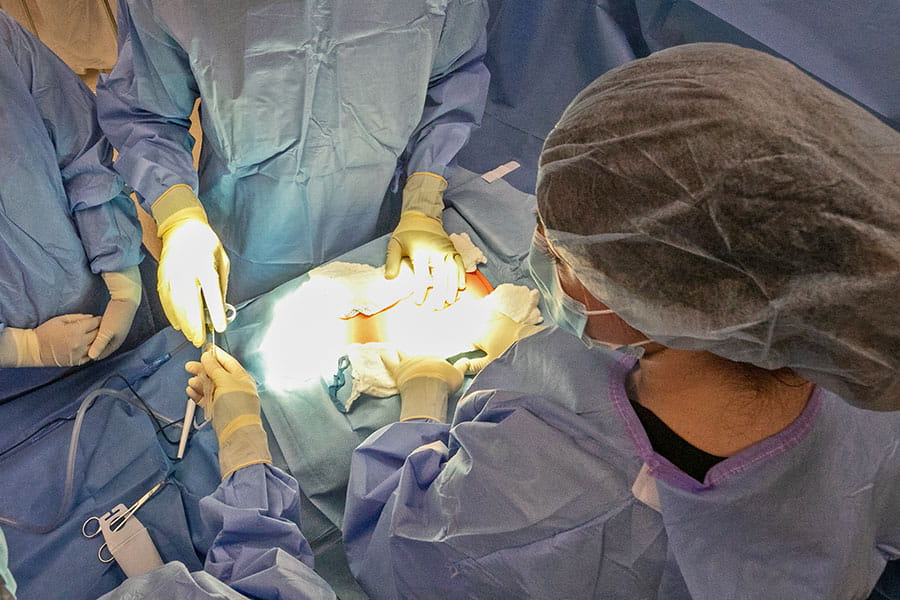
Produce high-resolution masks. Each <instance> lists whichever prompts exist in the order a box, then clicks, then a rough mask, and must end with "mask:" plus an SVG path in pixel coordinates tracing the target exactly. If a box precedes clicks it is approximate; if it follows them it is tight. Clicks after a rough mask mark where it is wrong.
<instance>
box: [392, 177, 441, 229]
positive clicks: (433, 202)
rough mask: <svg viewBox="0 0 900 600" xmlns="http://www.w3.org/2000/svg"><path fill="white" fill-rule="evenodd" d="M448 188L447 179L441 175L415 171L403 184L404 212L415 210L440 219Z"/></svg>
mask: <svg viewBox="0 0 900 600" xmlns="http://www.w3.org/2000/svg"><path fill="white" fill-rule="evenodd" d="M446 189H447V180H446V179H444V178H443V177H441V176H440V175H436V174H434V173H428V172H425V171H418V172H416V173H413V174H412V175H410V176H409V178H407V180H406V185H405V186H403V204H402V210H403V212H406V211H408V210H415V211H418V212H421V213H423V214H425V215H426V216H429V217H431V218H433V219H438V220H440V218H441V213H442V212H443V210H444V190H446Z"/></svg>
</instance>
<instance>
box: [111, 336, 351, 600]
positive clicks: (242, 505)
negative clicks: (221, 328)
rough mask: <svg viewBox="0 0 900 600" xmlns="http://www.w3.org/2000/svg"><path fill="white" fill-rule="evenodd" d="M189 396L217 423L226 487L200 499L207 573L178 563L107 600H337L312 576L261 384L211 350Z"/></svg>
mask: <svg viewBox="0 0 900 600" xmlns="http://www.w3.org/2000/svg"><path fill="white" fill-rule="evenodd" d="M186 369H187V370H188V371H189V372H190V373H191V375H193V377H191V379H190V380H189V381H188V388H187V392H188V395H189V396H190V397H191V398H193V399H194V400H196V401H197V402H198V404H199V405H200V406H201V407H203V409H204V411H205V412H206V416H207V417H208V418H210V419H211V420H212V426H213V429H214V430H215V432H216V437H217V439H218V441H219V465H220V468H221V473H222V483H221V484H220V485H219V487H218V489H216V491H215V492H213V494H211V495H210V496H207V497H205V498H203V499H201V500H200V512H201V516H202V518H203V521H204V522H205V523H206V525H207V526H208V527H209V528H210V529H212V530H213V531H214V532H216V534H215V539H214V540H213V543H212V547H211V548H210V550H209V552H208V553H207V555H206V562H205V564H204V567H203V570H202V571H197V572H193V573H191V572H189V571H188V570H187V568H186V567H185V565H184V563H181V562H178V561H172V562H169V563H166V564H165V565H163V566H162V567H159V568H157V569H155V570H152V571H150V572H148V573H144V574H143V575H139V576H137V577H131V578H129V579H127V580H126V581H125V582H124V583H122V584H121V585H120V586H119V587H117V588H116V589H115V590H113V591H111V592H109V593H108V594H106V595H104V596H103V597H102V598H104V599H107V600H112V599H113V598H129V599H134V598H152V599H153V600H160V599H163V598H172V599H178V600H194V599H209V600H213V599H217V600H218V599H222V598H228V599H239V598H241V599H243V598H258V599H260V600H275V599H278V598H291V599H292V600H293V599H296V600H307V599H325V598H334V597H335V595H334V592H333V591H332V590H331V587H330V586H329V585H328V584H327V583H326V582H325V580H323V579H322V578H321V577H319V575H317V574H316V572H315V571H313V553H312V549H311V548H310V546H309V543H308V542H307V541H306V538H304V537H303V534H302V533H301V532H300V528H299V526H298V523H299V520H300V489H299V487H298V486H297V482H296V481H295V480H294V478H293V477H291V476H290V475H288V474H286V473H284V472H282V471H281V470H279V469H277V468H275V467H273V466H272V465H271V462H272V460H271V457H270V455H269V448H268V442H267V440H266V433H265V431H264V430H263V428H262V420H261V417H260V412H259V396H258V395H257V393H256V384H255V383H254V382H253V379H252V378H251V377H250V375H248V374H247V372H246V371H244V369H243V367H241V366H240V365H239V364H238V362H237V361H236V360H235V359H234V358H233V357H232V356H231V355H229V354H228V353H226V352H225V351H224V350H222V349H221V348H218V347H215V346H213V347H210V348H207V350H206V351H205V352H204V353H203V355H202V356H201V359H200V362H189V363H188V364H187V365H186Z"/></svg>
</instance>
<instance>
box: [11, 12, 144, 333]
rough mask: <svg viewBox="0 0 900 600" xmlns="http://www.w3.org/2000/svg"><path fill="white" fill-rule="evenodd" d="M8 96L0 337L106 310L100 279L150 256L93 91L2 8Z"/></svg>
mask: <svg viewBox="0 0 900 600" xmlns="http://www.w3.org/2000/svg"><path fill="white" fill-rule="evenodd" d="M0 98H2V101H0V129H2V133H0V140H2V143H0V331H2V330H3V328H4V327H6V326H10V327H17V328H23V329H32V328H34V327H37V326H38V325H40V324H41V323H43V322H44V321H46V320H47V319H49V318H51V317H55V316H57V315H62V314H67V313H91V314H95V315H99V314H102V312H103V310H104V308H105V307H106V302H107V300H108V299H109V296H108V295H107V292H106V287H105V286H104V285H103V280H102V279H101V278H100V277H99V276H98V275H99V274H100V273H102V272H106V271H119V270H122V269H124V268H126V267H131V266H134V265H136V264H138V263H139V262H140V260H141V250H140V246H141V229H140V224H139V222H138V219H137V211H136V210H135V207H134V203H133V202H132V201H131V199H130V198H128V197H127V196H126V195H124V194H123V193H122V189H123V183H122V180H121V179H120V178H119V176H118V175H116V173H115V172H114V171H113V170H112V148H111V147H110V145H109V143H108V142H107V141H106V140H105V138H104V137H103V135H102V133H101V131H100V127H99V126H98V125H97V116H96V108H95V104H94V95H93V94H92V93H91V91H90V90H89V89H88V88H87V87H86V86H85V85H84V84H83V83H82V82H81V80H80V79H79V78H78V76H77V75H75V73H73V72H72V71H71V70H70V69H69V68H68V67H67V66H66V65H65V64H64V63H63V62H62V61H61V60H60V59H59V58H57V57H56V55H54V54H53V53H52V52H51V51H50V50H49V49H48V48H47V47H46V46H44V45H43V44H42V43H41V42H40V41H38V40H37V39H36V38H35V37H34V36H32V35H31V34H30V33H28V32H27V31H25V30H24V29H23V28H22V27H20V26H19V24H18V23H16V21H14V20H13V18H12V17H10V16H9V15H8V14H7V13H5V12H3V11H0Z"/></svg>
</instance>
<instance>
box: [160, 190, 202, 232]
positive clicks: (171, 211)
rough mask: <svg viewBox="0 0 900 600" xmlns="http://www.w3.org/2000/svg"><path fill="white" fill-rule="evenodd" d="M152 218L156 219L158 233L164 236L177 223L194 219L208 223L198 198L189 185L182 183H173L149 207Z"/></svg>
mask: <svg viewBox="0 0 900 600" xmlns="http://www.w3.org/2000/svg"><path fill="white" fill-rule="evenodd" d="M150 212H151V213H152V214H153V219H154V220H155V221H156V226H157V229H158V235H159V237H161V238H165V236H166V234H167V233H169V232H170V231H172V229H173V228H174V227H175V226H176V225H178V224H179V223H183V222H184V221H187V220H191V219H196V220H198V221H201V222H203V223H204V224H206V225H209V220H208V219H207V218H206V211H205V210H203V205H202V204H201V203H200V199H199V198H197V195H196V194H195V193H194V190H192V189H191V188H190V186H187V185H184V184H178V185H173V186H172V187H170V188H169V189H167V190H166V191H165V192H164V193H163V195H162V196H160V197H159V198H157V199H156V202H154V203H153V205H152V206H151V207H150Z"/></svg>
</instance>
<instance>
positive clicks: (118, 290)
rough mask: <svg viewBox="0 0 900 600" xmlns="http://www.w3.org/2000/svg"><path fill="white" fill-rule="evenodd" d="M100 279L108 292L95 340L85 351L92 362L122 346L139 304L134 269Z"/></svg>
mask: <svg viewBox="0 0 900 600" xmlns="http://www.w3.org/2000/svg"><path fill="white" fill-rule="evenodd" d="M101 276H102V277H103V282H104V283H106V288H107V289H108V290H109V302H108V303H107V305H106V310H105V311H103V316H102V317H101V320H100V329H99V331H97V337H95V338H94V341H93V343H91V347H90V349H89V350H88V356H90V357H91V359H92V360H99V359H102V358H106V357H107V356H109V355H110V354H112V353H113V352H115V351H116V350H117V349H118V348H119V346H121V345H122V342H124V341H125V338H126V337H127V336H128V332H129V331H130V330H131V322H132V321H133V320H134V313H136V312H137V309H138V306H139V305H140V303H141V272H140V270H138V268H137V266H134V267H129V268H127V269H124V270H122V271H118V272H111V273H103V274H101Z"/></svg>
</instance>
